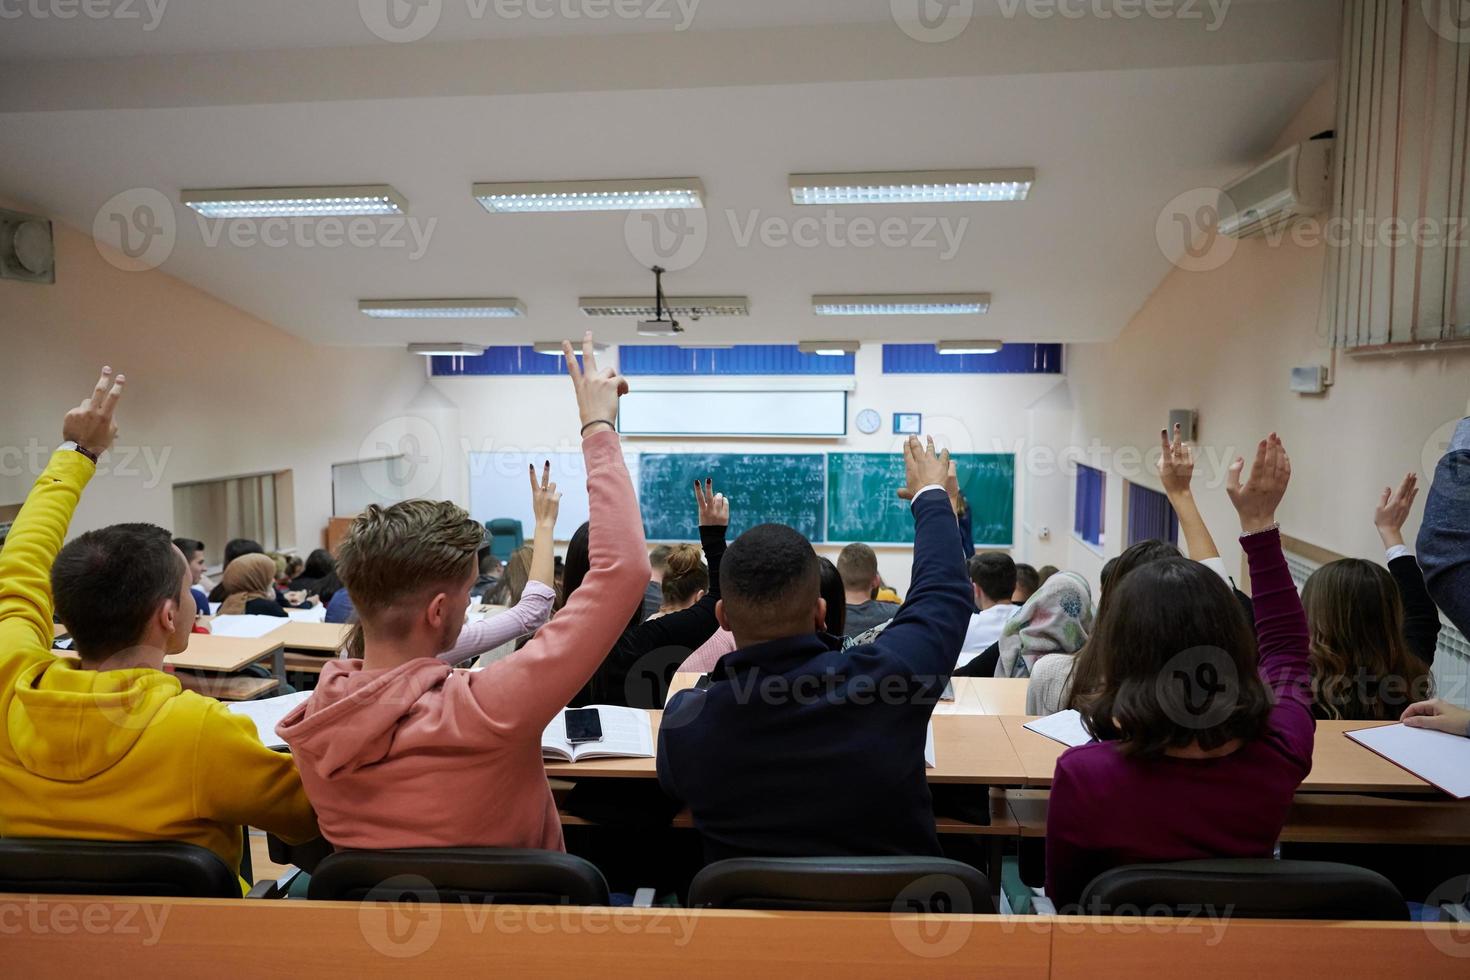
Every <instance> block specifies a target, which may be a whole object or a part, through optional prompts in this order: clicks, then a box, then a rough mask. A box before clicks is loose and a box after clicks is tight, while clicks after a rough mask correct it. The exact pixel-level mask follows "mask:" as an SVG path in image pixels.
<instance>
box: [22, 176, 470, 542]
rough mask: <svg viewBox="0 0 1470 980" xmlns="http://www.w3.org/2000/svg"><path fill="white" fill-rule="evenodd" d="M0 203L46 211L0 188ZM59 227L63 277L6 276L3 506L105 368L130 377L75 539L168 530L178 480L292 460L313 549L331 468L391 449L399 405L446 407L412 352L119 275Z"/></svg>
mask: <svg viewBox="0 0 1470 980" xmlns="http://www.w3.org/2000/svg"><path fill="white" fill-rule="evenodd" d="M0 207H9V208H15V209H17V210H22V211H29V212H33V213H34V212H38V211H39V210H40V209H38V208H36V207H35V206H33V205H28V204H27V202H25V201H23V200H14V199H12V200H9V201H6V200H5V199H4V197H3V195H0ZM54 227H55V237H56V254H57V281H56V284H55V285H50V286H40V285H32V284H25V283H19V282H13V281H0V336H3V337H4V338H5V343H6V345H7V347H8V356H6V357H3V358H0V391H3V392H4V399H5V410H4V412H3V414H0V504H13V503H19V502H20V501H21V500H23V499H24V498H25V494H26V492H27V491H28V489H29V488H30V486H31V484H32V483H33V482H34V481H35V478H36V476H37V475H39V472H40V469H42V468H44V466H45V463H46V460H47V458H48V457H49V453H50V450H51V449H53V448H54V447H55V446H56V445H57V444H59V443H60V442H61V419H62V416H63V415H64V414H65V413H66V411H67V409H68V408H71V407H73V406H74V405H76V404H77V403H78V402H80V401H81V399H82V398H83V397H84V396H86V395H87V394H89V393H90V391H91V387H92V384H93V383H94V382H95V381H96V379H97V370H98V368H100V366H101V365H103V364H111V365H112V366H113V367H114V368H116V369H117V370H119V371H123V372H125V373H126V374H127V376H128V391H127V395H126V396H125V399H124V402H123V404H122V407H121V408H120V409H119V412H118V419H119V423H120V433H119V436H118V450H117V451H115V452H113V453H111V454H109V456H107V457H104V459H103V461H102V462H103V473H105V474H106V475H103V474H102V473H99V476H98V477H97V478H96V479H94V481H93V482H92V484H91V486H90V487H89V488H88V490H87V493H86V494H85V495H84V496H83V498H82V503H81V506H80V508H79V509H78V511H77V517H76V520H75V521H74V522H73V524H72V528H71V530H72V534H73V535H75V534H79V533H81V532H83V531H86V530H89V529H91V528H96V527H100V526H104V525H107V524H112V523H116V522H120V521H148V522H153V523H157V524H160V525H163V526H165V527H170V528H171V527H172V524H173V495H172V485H173V484H174V483H179V482H192V481H196V480H205V479H215V478H221V477H228V476H241V475H248V474H255V473H265V472H274V471H277V470H284V469H290V470H292V471H293V474H294V485H295V493H294V498H295V500H294V503H295V520H294V528H293V530H294V536H295V545H296V547H297V548H299V549H301V550H303V551H304V550H307V549H310V548H313V547H317V546H319V543H320V541H321V539H322V538H321V536H322V529H323V528H324V527H325V525H326V521H327V518H328V517H329V516H330V514H331V473H330V468H331V464H332V463H335V462H342V461H345V460H349V459H353V458H356V457H357V456H358V454H359V453H360V452H364V453H366V454H368V455H377V456H384V455H391V454H394V453H396V452H397V451H398V449H397V448H396V446H397V444H398V441H399V439H400V437H402V436H404V435H406V434H407V433H406V432H405V431H403V430H404V427H405V423H404V422H403V421H402V417H403V416H404V415H405V409H406V408H407V407H408V406H411V405H415V404H416V403H417V404H420V405H421V406H422V408H423V414H426V415H428V416H430V417H434V415H435V412H436V411H437V412H439V413H440V415H441V416H442V415H445V414H446V413H445V409H444V405H443V404H442V400H440V399H438V396H437V393H436V392H435V391H434V390H433V389H432V388H431V387H429V386H428V385H427V382H426V379H425V369H424V364H423V361H422V359H421V358H417V357H410V356H408V355H407V354H405V353H403V352H401V351H397V350H381V349H378V350H372V349H332V348H321V347H313V346H311V345H309V344H306V343H304V342H303V341H301V340H298V339H297V338H295V337H293V336H291V335H290V334H287V333H285V332H284V331H282V330H280V329H278V328H277V327H274V326H272V325H270V324H268V323H265V322H264V321H261V320H258V319H256V318H254V317H252V316H249V315H248V314H246V313H243V312H241V311H240V310H238V309H236V308H234V307H232V306H229V305H227V304H225V303H222V302H220V301H219V300H217V299H215V298H213V297H212V296H209V295H208V294H206V293H203V292H201V291H199V290H198V289H195V288H194V287H192V286H189V285H187V284H185V283H183V282H181V281H179V280H177V279H175V278H173V277H172V276H169V275H167V274H165V273H163V272H160V271H156V270H153V271H123V270H122V269H119V268H117V267H115V266H114V265H113V264H111V263H109V262H108V261H104V259H103V256H102V254H101V253H100V252H99V251H98V247H97V245H96V244H95V242H94V241H93V239H92V238H91V237H90V236H89V235H85V234H82V233H80V232H78V231H76V230H74V229H72V228H70V227H67V226H65V225H62V224H59V223H57V224H56V225H55V226H54ZM110 254H111V256H112V258H113V259H114V260H116V261H117V262H119V263H122V264H126V262H127V260H126V259H125V258H123V257H122V256H120V255H118V254H117V253H110ZM262 288H267V287H265V286H264V285H263V287H262ZM395 419H397V421H394V420H395ZM455 421H457V415H454V417H453V418H452V419H450V424H452V423H453V422H455ZM384 423H386V426H385V427H383V428H379V426H381V425H383V424H384ZM378 444H385V445H388V446H393V447H395V448H392V449H390V450H389V451H387V452H385V451H381V450H375V447H376V446H377V445H378ZM429 489H430V490H431V491H432V490H434V489H435V488H429ZM288 533H289V532H288Z"/></svg>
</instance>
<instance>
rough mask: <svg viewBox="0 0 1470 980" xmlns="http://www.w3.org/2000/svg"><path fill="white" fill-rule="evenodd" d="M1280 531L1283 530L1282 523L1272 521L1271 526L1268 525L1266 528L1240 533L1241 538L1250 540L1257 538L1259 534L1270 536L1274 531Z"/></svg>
mask: <svg viewBox="0 0 1470 980" xmlns="http://www.w3.org/2000/svg"><path fill="white" fill-rule="evenodd" d="M1279 530H1281V522H1280V521H1272V522H1271V523H1270V524H1267V525H1266V526H1265V527H1261V528H1257V529H1256V530H1254V531H1241V532H1240V536H1241V537H1242V538H1250V537H1255V536H1256V535H1257V534H1269V533H1270V532H1272V531H1279Z"/></svg>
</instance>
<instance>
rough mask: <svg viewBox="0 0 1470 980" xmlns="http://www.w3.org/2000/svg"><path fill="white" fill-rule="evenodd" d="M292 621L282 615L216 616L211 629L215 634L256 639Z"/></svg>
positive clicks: (211, 623)
mask: <svg viewBox="0 0 1470 980" xmlns="http://www.w3.org/2000/svg"><path fill="white" fill-rule="evenodd" d="M289 622H291V620H290V619H285V618H282V617H280V616H216V617H214V619H212V620H211V621H210V623H209V631H210V632H211V633H213V634H214V635H215V636H244V637H250V638H251V639H254V638H256V637H261V636H265V635H266V634H267V633H269V632H270V631H271V630H278V629H280V628H281V627H282V626H285V625H286V624H287V623H289Z"/></svg>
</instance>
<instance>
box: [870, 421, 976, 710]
mask: <svg viewBox="0 0 1470 980" xmlns="http://www.w3.org/2000/svg"><path fill="white" fill-rule="evenodd" d="M904 464H905V472H906V477H907V485H906V486H905V487H903V488H902V489H900V490H899V491H898V495H899V496H900V497H901V498H903V499H904V500H912V501H913V512H914V571H913V578H912V581H911V582H910V584H909V594H908V600H907V601H906V602H904V604H903V606H902V607H900V609H899V610H898V615H896V616H894V617H893V621H892V622H891V623H889V624H888V628H887V629H886V630H884V631H883V633H882V634H881V635H880V636H879V637H878V638H877V639H876V640H874V641H873V643H872V645H871V646H867V647H853V648H852V649H851V650H850V651H849V654H850V655H851V657H852V660H853V665H854V669H855V670H857V671H867V672H870V673H873V674H876V675H880V676H890V675H891V676H908V677H914V678H919V679H921V681H922V682H924V683H929V682H930V681H932V680H933V679H939V683H940V685H941V686H942V684H943V681H942V679H943V678H946V677H948V676H949V675H950V673H951V672H952V671H953V670H954V665H955V661H956V660H958V659H959V655H960V647H962V646H963V645H964V642H965V630H966V629H967V628H968V627H969V625H970V614H971V611H972V610H973V608H974V604H975V598H974V592H973V591H972V589H971V586H970V576H969V573H968V572H967V571H966V570H965V552H964V548H962V547H961V545H960V527H959V523H958V521H957V520H956V519H955V509H954V501H955V500H956V499H957V498H958V494H959V488H958V480H957V478H956V476H955V468H954V464H953V463H951V462H950V460H949V453H948V451H946V452H943V453H939V454H937V455H936V454H935V452H934V440H933V439H930V440H929V441H928V444H927V445H920V443H919V440H918V439H915V438H913V437H910V438H909V441H908V443H907V444H906V445H905V446H904Z"/></svg>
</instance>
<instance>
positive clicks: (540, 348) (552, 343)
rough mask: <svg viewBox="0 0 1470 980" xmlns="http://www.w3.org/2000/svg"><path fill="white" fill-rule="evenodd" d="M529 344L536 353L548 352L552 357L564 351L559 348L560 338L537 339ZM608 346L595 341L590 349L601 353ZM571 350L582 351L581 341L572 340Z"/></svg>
mask: <svg viewBox="0 0 1470 980" xmlns="http://www.w3.org/2000/svg"><path fill="white" fill-rule="evenodd" d="M531 346H532V347H533V348H535V350H536V353H538V354H550V355H551V356H552V357H561V356H562V354H563V353H564V351H563V350H562V349H561V341H560V340H538V341H536V343H534V344H532V345H531ZM608 346H609V345H607V344H596V343H595V344H593V345H592V350H593V352H594V353H597V354H601V353H602V352H603V351H605V350H607V349H608ZM572 350H573V351H575V352H577V353H579V354H580V353H581V352H582V345H581V343H580V342H574V343H573V344H572Z"/></svg>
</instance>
